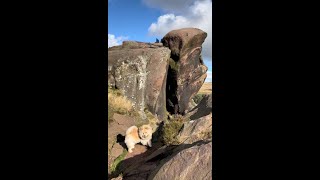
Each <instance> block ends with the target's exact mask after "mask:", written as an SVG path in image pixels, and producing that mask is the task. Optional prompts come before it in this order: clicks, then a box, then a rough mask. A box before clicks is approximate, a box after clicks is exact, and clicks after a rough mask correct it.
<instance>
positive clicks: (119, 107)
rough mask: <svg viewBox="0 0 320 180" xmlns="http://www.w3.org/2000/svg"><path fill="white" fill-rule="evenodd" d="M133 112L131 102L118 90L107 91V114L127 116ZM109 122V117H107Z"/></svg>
mask: <svg viewBox="0 0 320 180" xmlns="http://www.w3.org/2000/svg"><path fill="white" fill-rule="evenodd" d="M131 111H133V106H132V102H131V101H130V100H128V99H127V98H126V97H125V96H123V95H122V93H121V92H120V91H119V90H115V89H108V112H116V113H119V114H123V115H125V114H129V113H130V112H131ZM108 120H109V116H108Z"/></svg>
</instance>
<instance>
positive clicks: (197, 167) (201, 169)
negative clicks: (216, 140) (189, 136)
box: [149, 142, 212, 180]
mask: <svg viewBox="0 0 320 180" xmlns="http://www.w3.org/2000/svg"><path fill="white" fill-rule="evenodd" d="M150 177H152V179H153V180H168V179H172V180H175V179H177V180H178V179H183V180H189V179H190V180H193V179H203V180H209V179H212V142H210V143H207V144H202V145H200V146H192V147H190V148H187V149H184V150H182V151H181V152H179V153H178V154H176V155H175V156H174V157H173V158H171V159H170V160H169V161H167V162H166V163H165V164H164V165H163V166H161V168H160V169H159V170H158V171H157V172H156V174H155V175H153V174H151V176H149V179H151V178H150Z"/></svg>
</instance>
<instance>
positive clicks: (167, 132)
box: [162, 115, 186, 145]
mask: <svg viewBox="0 0 320 180" xmlns="http://www.w3.org/2000/svg"><path fill="white" fill-rule="evenodd" d="M185 121H186V120H185V119H184V118H183V117H182V116H181V115H178V116H176V117H174V118H173V119H172V120H170V121H168V122H167V123H165V124H164V126H163V129H162V140H163V143H164V144H165V145H178V144H179V143H180V142H179V141H178V139H177V136H178V134H179V132H180V130H181V128H182V126H183V123H184V122H185Z"/></svg>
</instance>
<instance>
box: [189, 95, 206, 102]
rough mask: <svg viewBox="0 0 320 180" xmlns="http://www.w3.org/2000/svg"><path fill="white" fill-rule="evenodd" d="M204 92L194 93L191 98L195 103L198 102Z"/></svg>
mask: <svg viewBox="0 0 320 180" xmlns="http://www.w3.org/2000/svg"><path fill="white" fill-rule="evenodd" d="M204 96H205V94H196V95H195V96H194V97H193V98H192V99H193V101H194V102H195V103H196V104H199V102H200V101H201V100H202V99H203V97H204Z"/></svg>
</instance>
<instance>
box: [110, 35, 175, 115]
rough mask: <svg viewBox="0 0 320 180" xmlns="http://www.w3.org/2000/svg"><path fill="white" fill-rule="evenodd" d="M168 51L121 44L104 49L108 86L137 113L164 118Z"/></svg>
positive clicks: (147, 45) (159, 46) (158, 46)
mask: <svg viewBox="0 0 320 180" xmlns="http://www.w3.org/2000/svg"><path fill="white" fill-rule="evenodd" d="M169 57H170V50H169V49H168V48H166V47H163V46H162V44H161V43H140V42H134V41H125V42H123V44H122V45H121V46H116V47H111V48H109V49H108V85H109V86H111V87H114V88H117V89H120V90H122V91H123V93H124V95H125V96H126V97H127V98H128V99H130V100H131V101H132V102H133V104H134V108H135V109H137V110H139V111H140V112H141V113H143V112H144V109H145V108H147V109H148V110H149V111H150V112H151V113H153V114H154V115H157V116H158V118H159V119H160V120H163V119H164V118H166V78H167V69H168V64H169V63H168V60H169Z"/></svg>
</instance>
